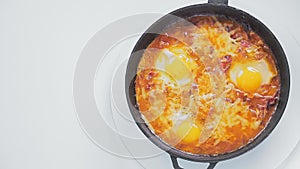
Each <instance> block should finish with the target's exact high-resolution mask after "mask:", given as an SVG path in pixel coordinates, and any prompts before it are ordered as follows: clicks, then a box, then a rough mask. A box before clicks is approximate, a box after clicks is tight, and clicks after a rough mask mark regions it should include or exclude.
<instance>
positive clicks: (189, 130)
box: [177, 121, 201, 143]
mask: <svg viewBox="0 0 300 169" xmlns="http://www.w3.org/2000/svg"><path fill="white" fill-rule="evenodd" d="M200 133H201V130H200V128H199V127H198V126H197V125H196V124H194V123H193V122H190V121H185V122H183V123H181V124H180V126H179V127H178V130H177V135H178V136H179V138H181V139H182V141H184V142H186V143H190V142H193V141H196V140H198V139H199V137H200Z"/></svg>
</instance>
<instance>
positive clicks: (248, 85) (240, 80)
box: [236, 66, 262, 92]
mask: <svg viewBox="0 0 300 169" xmlns="http://www.w3.org/2000/svg"><path fill="white" fill-rule="evenodd" d="M236 82H237V86H238V87H239V88H240V89H242V90H243V91H245V92H253V91H255V90H256V89H258V88H259V86H260V85H261V83H262V75H261V73H260V72H259V71H258V70H257V69H255V68H253V67H251V66H248V67H245V68H243V69H242V70H241V71H240V73H239V74H238V76H237V79H236Z"/></svg>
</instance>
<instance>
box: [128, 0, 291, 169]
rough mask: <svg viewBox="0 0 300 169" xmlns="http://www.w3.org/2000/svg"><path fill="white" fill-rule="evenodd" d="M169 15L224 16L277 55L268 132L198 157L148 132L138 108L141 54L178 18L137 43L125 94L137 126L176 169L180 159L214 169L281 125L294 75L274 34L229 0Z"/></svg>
mask: <svg viewBox="0 0 300 169" xmlns="http://www.w3.org/2000/svg"><path fill="white" fill-rule="evenodd" d="M169 14H170V15H171V16H176V17H180V18H183V19H185V18H189V17H191V16H195V15H223V16H226V17H229V18H232V19H234V20H235V21H237V22H238V23H240V24H241V25H243V26H244V28H245V29H251V30H253V31H254V32H256V33H257V34H258V35H259V36H260V37H261V38H262V39H263V41H264V42H265V43H266V44H267V45H268V46H269V48H270V49H271V51H272V52H273V55H274V60H275V62H276V65H277V70H278V71H279V75H280V81H281V86H280V93H279V101H278V105H277V108H276V110H275V112H274V114H273V116H272V117H271V119H270V121H269V123H268V124H267V126H266V128H265V129H264V130H263V131H262V132H261V133H260V134H259V135H258V136H257V137H256V138H255V139H254V140H253V141H252V142H250V143H248V144H247V145H246V146H244V147H242V148H240V149H238V150H236V151H233V152H229V153H225V154H220V155H216V156H204V155H196V154H191V153H187V152H183V151H180V150H178V149H176V148H174V147H172V146H170V145H168V144H166V143H165V142H163V141H161V139H159V137H158V136H156V135H155V134H154V133H152V132H151V130H150V129H149V128H148V126H147V125H146V123H145V122H144V120H143V119H142V116H141V113H140V112H139V109H138V106H137V104H136V97H135V77H136V73H137V66H138V64H139V61H140V59H141V57H142V55H143V52H139V51H141V50H143V49H146V48H147V46H148V45H149V44H150V43H151V42H152V41H153V40H154V38H155V37H157V36H158V34H155V33H151V32H158V31H160V30H163V29H164V28H166V27H167V26H168V25H170V24H172V23H174V22H176V19H174V17H170V15H166V16H164V17H162V18H160V19H159V20H158V21H156V22H155V23H154V24H153V25H152V26H151V27H150V28H149V29H148V30H147V31H146V32H145V33H144V34H143V35H142V36H141V38H140V39H139V41H138V42H137V43H136V45H135V47H134V49H133V51H132V54H131V56H130V59H129V61H128V66H127V70H126V77H125V90H126V96H127V101H128V105H129V108H130V111H131V114H132V116H133V118H134V120H135V122H136V124H137V125H138V127H139V128H140V130H142V132H143V133H144V134H145V136H146V137H147V138H148V139H150V140H151V141H152V142H153V143H154V144H155V145H156V146H158V147H159V148H161V149H162V150H164V151H166V152H167V153H169V154H170V157H171V160H172V164H173V167H174V169H182V168H181V167H180V166H179V165H178V162H177V158H181V159H185V160H189V161H196V162H207V163H210V164H209V166H208V168H207V169H213V168H214V167H215V166H216V164H217V163H218V162H220V161H222V160H227V159H231V158H234V157H237V156H240V155H242V154H244V153H246V152H247V151H249V150H251V149H253V148H254V147H256V146H257V145H258V144H260V143H261V142H262V141H263V140H264V139H265V138H266V137H268V135H269V134H270V133H271V132H272V131H273V129H274V128H275V126H276V125H277V124H278V122H279V120H280V118H281V116H282V114H283V113H284V109H285V107H286V104H287V100H288V96H289V90H290V73H289V66H288V62H287V59H286V56H285V53H284V51H283V49H282V47H281V45H280V44H279V42H278V40H277V39H276V37H275V36H274V35H273V33H272V32H271V31H270V30H269V29H268V28H267V27H266V26H265V25H264V24H263V23H262V22H260V21H259V20H258V19H256V18H254V17H253V16H251V15H249V14H248V13H246V12H244V11H242V10H239V9H236V8H234V7H230V6H228V0H208V3H206V4H198V5H191V6H187V7H183V8H180V9H177V10H175V11H173V12H171V13H169ZM149 32H150V33H149Z"/></svg>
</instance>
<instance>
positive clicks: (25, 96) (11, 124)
mask: <svg viewBox="0 0 300 169" xmlns="http://www.w3.org/2000/svg"><path fill="white" fill-rule="evenodd" d="M201 2H205V1H196V0H189V1H183V0H166V1H161V0H151V1H149V0H148V1H145V0H128V1H117V0H111V1H99V0H98V1H84V0H82V1H71V0H64V1H59V0H52V1H38V0H28V1H21V0H19V1H16V0H10V1H8V0H6V1H3V0H2V1H0V59H1V60H0V70H1V71H0V78H1V80H2V82H1V83H0V85H1V86H0V93H1V95H0V112H1V118H0V134H1V139H0V150H1V152H0V157H1V158H0V168H1V169H2V168H3V169H19V168H22V169H38V168H44V169H54V168H55V169H66V168H72V169H81V168H85V169H96V168H97V169H98V168H109V169H117V168H128V169H129V168H130V169H131V168H142V167H141V166H140V165H139V164H138V163H137V162H136V161H134V160H128V159H124V158H119V157H116V156H113V155H111V154H108V153H106V152H105V151H103V150H101V149H99V148H98V147H97V146H95V144H94V143H92V142H91V141H90V140H89V139H88V138H87V137H86V135H85V134H84V132H83V131H82V129H81V127H80V125H79V123H78V120H77V117H76V113H75V111H74V105H73V98H72V80H73V72H74V68H75V64H76V61H77V58H78V57H79V55H80V52H81V50H82V49H83V47H84V45H85V44H86V42H87V41H88V40H89V38H91V37H92V36H93V35H94V34H95V32H97V31H98V30H100V29H101V28H103V27H104V26H105V25H107V24H109V23H111V22H112V21H114V20H117V19H120V18H122V17H124V16H130V15H133V14H138V13H145V12H157V13H167V12H170V11H172V10H174V9H176V8H179V7H183V6H186V5H188V4H194V3H201ZM230 5H232V6H235V7H238V8H240V9H243V10H245V11H248V12H249V13H251V14H252V15H254V16H256V17H257V18H259V19H261V20H262V21H263V22H264V23H265V24H266V25H267V26H269V28H270V29H271V30H272V31H273V33H274V34H275V35H276V36H277V38H278V39H279V40H280V42H281V44H282V45H283V47H284V49H285V52H286V54H287V56H288V60H289V63H290V68H291V73H292V90H291V97H290V100H289V104H288V107H287V110H286V113H285V115H284V117H283V118H282V120H281V122H280V123H279V125H278V127H276V130H275V131H274V132H273V133H272V135H271V136H270V137H269V138H268V139H267V140H266V141H265V142H264V143H263V144H261V145H260V146H259V147H257V148H256V149H255V150H253V151H251V152H250V154H254V153H257V154H259V155H257V156H256V155H253V156H251V157H253V158H251V159H246V155H245V156H242V157H239V158H237V159H234V160H230V161H226V162H224V163H220V164H219V165H218V166H217V168H220V169H222V168H224V169H226V168H231V169H239V168H237V166H240V165H245V166H247V165H249V164H250V166H251V165H253V163H255V162H257V163H259V162H263V161H264V160H267V161H269V162H270V163H274V164H272V165H270V166H272V167H271V168H264V169H272V168H273V167H276V166H278V165H279V164H280V163H281V162H282V161H276V160H274V159H270V158H268V157H269V155H271V153H272V154H273V153H277V154H278V155H279V156H282V157H281V158H280V159H284V157H283V156H284V155H283V153H282V152H284V153H286V152H285V151H284V150H281V151H278V150H277V149H272V148H273V147H274V146H275V145H276V146H282V145H283V144H285V143H286V142H287V141H286V140H285V137H281V136H288V137H293V138H297V137H298V139H299V136H298V135H299V134H298V133H299V132H298V130H299V129H300V128H299V124H297V121H298V119H299V113H298V110H299V108H298V107H297V103H298V104H299V101H300V99H299V94H300V87H299V86H300V81H299V79H300V75H299V73H298V72H300V66H299V65H300V57H299V52H300V50H299V42H300V33H299V32H298V28H299V27H300V22H299V21H298V20H299V16H300V11H299V9H298V7H299V6H300V2H299V1H297V0H286V1H279V0H265V1H263V2H262V1H259V0H253V1H251V2H250V1H245V0H241V1H238V0H232V1H230ZM297 41H298V44H297ZM286 126H288V127H286ZM287 129H288V130H287ZM294 135H296V137H295V136H294ZM272 138H281V139H280V140H279V141H272V140H273V139H272ZM297 141H298V140H293V141H292V142H293V143H294V145H293V146H295V145H296V143H297ZM278 143H279V145H278ZM291 146H292V145H291ZM298 151H299V148H297V149H295V152H296V153H293V155H292V157H291V158H290V160H287V161H286V163H288V164H287V166H289V167H290V168H291V169H292V168H293V169H294V168H297V166H299V165H296V162H295V161H296V160H298V161H299V158H300V157H299V153H298ZM247 156H248V155H247ZM249 156H250V155H249ZM245 161H247V163H243V162H245ZM141 163H142V164H143V165H146V166H151V167H150V168H166V169H167V168H171V165H170V161H169V159H168V157H167V156H166V155H163V156H160V158H159V159H158V160H155V163H153V161H151V159H150V160H143V161H142V162H141ZM181 163H182V165H183V166H184V167H186V168H201V164H194V163H189V162H185V161H181ZM241 163H243V164H241ZM154 165H157V167H155V166H154ZM148 168H149V167H148ZM148 168H147V169H148ZM290 168H288V169H290Z"/></svg>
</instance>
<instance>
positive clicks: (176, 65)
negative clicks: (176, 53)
mask: <svg viewBox="0 0 300 169" xmlns="http://www.w3.org/2000/svg"><path fill="white" fill-rule="evenodd" d="M166 72H167V73H170V74H171V75H172V76H173V77H174V78H175V79H177V80H181V79H184V78H185V77H186V76H188V75H190V74H191V71H190V70H189V68H188V67H187V66H186V65H185V64H184V63H183V62H182V61H181V60H179V59H178V58H177V57H175V58H174V60H173V62H171V63H169V64H166Z"/></svg>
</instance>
